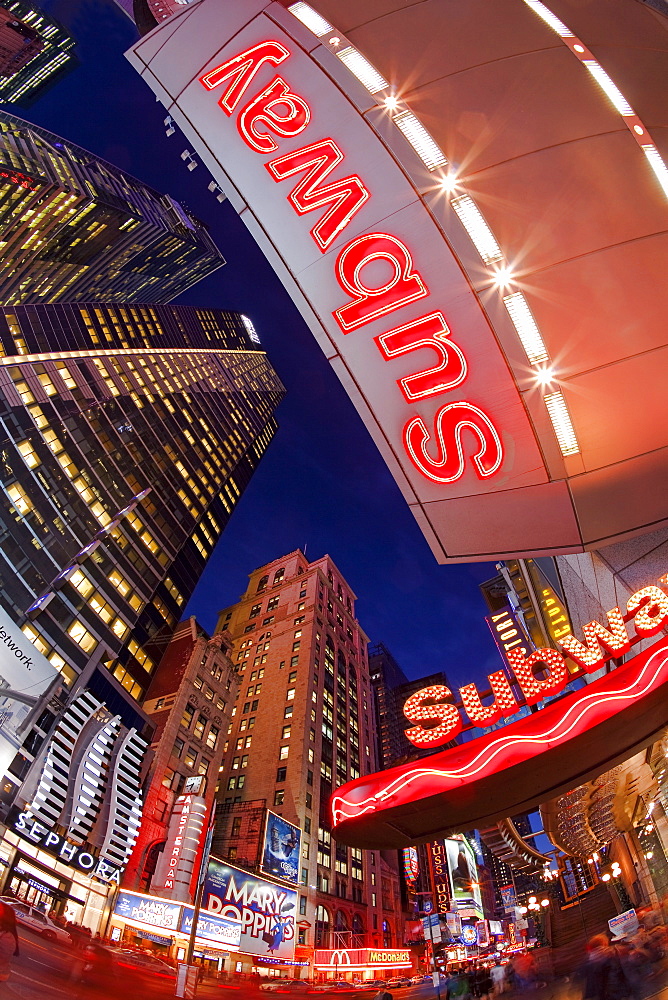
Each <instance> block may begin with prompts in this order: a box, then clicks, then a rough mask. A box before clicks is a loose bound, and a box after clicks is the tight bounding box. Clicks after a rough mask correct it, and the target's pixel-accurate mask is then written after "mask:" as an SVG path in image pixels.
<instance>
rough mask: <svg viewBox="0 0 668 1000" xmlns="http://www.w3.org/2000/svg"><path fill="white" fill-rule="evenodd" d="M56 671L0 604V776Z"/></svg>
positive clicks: (19, 742) (17, 748)
mask: <svg viewBox="0 0 668 1000" xmlns="http://www.w3.org/2000/svg"><path fill="white" fill-rule="evenodd" d="M57 677H58V671H57V670H56V668H55V667H54V666H53V665H52V664H51V663H49V661H48V660H47V658H46V657H45V656H42V654H41V653H40V652H39V650H38V649H36V647H35V646H33V644H32V643H31V642H30V640H29V639H28V637H27V636H26V635H24V634H23V632H22V631H21V629H20V628H19V627H18V625H16V624H15V623H14V622H13V621H12V620H11V618H10V617H9V615H8V614H7V613H6V611H5V610H4V609H3V608H0V776H2V775H3V774H4V773H5V771H6V770H7V768H8V767H9V765H10V764H11V762H12V761H13V760H14V757H15V756H16V754H17V752H18V751H19V750H20V748H21V746H22V745H23V740H24V739H25V723H26V720H27V718H28V716H29V715H30V712H31V711H32V709H33V707H34V706H35V704H36V703H37V699H38V698H39V697H40V695H43V694H44V693H45V692H46V691H47V690H48V688H49V687H50V685H51V684H53V682H54V681H55V680H56V679H57Z"/></svg>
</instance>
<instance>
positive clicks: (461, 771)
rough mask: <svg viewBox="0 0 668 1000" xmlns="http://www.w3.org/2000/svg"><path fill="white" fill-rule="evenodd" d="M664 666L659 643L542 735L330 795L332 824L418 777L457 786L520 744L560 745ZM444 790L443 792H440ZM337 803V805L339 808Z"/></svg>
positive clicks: (647, 684) (637, 692)
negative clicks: (629, 672)
mask: <svg viewBox="0 0 668 1000" xmlns="http://www.w3.org/2000/svg"><path fill="white" fill-rule="evenodd" d="M657 657H663V659H660V660H659V662H658V664H657V665H656V666H655V667H654V669H653V671H652V667H651V665H652V662H653V661H654V660H655V659H656V658H657ZM667 667H668V655H666V647H665V644H663V645H662V646H661V648H660V649H658V650H656V652H654V653H653V654H652V655H651V656H650V658H649V659H648V660H647V662H645V663H644V664H643V665H642V667H641V669H640V671H639V673H638V675H637V676H636V677H634V678H633V680H631V681H630V683H629V684H627V686H626V687H622V688H618V689H617V690H613V691H609V692H608V691H604V692H595V693H592V694H587V695H584V696H583V697H582V698H581V699H580V700H578V701H577V702H576V704H574V705H570V706H569V708H568V709H567V710H566V712H565V713H564V715H563V716H562V717H561V718H560V719H559V720H558V722H556V723H555V724H554V725H553V726H552V728H550V729H547V730H544V731H543V732H540V731H538V732H535V733H527V734H523V735H521V736H517V735H512V736H508V735H501V736H500V737H499V738H497V739H496V740H494V741H493V742H492V743H489V744H488V745H487V746H486V747H484V748H483V749H482V750H481V751H480V752H479V753H478V754H477V755H476V756H475V757H474V758H473V760H472V761H470V762H469V763H467V764H466V765H465V766H464V767H460V768H453V769H452V770H446V769H445V768H427V767H420V768H415V770H412V771H410V772H408V774H406V775H401V776H399V777H397V778H395V779H394V780H393V781H390V782H389V783H388V784H387V785H386V786H385V788H383V789H382V790H381V791H379V792H376V793H375V794H373V795H370V796H368V797H367V798H366V799H362V800H361V801H359V802H354V801H352V802H348V801H347V799H345V798H344V797H343V796H339V795H334V796H333V798H332V814H333V817H334V823H335V825H336V824H338V823H340V822H342V821H343V820H345V819H355V818H358V817H359V816H361V815H363V814H365V813H367V812H369V811H375V809H376V807H377V805H378V803H379V802H381V801H383V800H387V799H389V798H391V797H392V796H394V795H397V794H398V793H399V792H400V791H402V790H403V789H404V788H405V787H406V786H407V785H410V784H412V783H413V782H415V781H418V780H420V779H421V778H429V779H436V780H438V779H439V778H440V779H441V781H442V782H443V783H444V784H446V783H447V782H448V779H451V780H453V779H454V780H456V781H457V782H458V783H461V781H462V779H466V778H472V777H474V776H475V775H477V774H479V773H480V772H481V771H484V770H485V769H487V768H488V767H489V766H490V765H491V764H492V762H493V761H494V759H495V758H496V757H497V756H498V755H499V754H503V753H504V752H507V751H511V750H513V749H514V748H515V749H516V748H517V746H518V745H519V744H521V743H527V744H534V743H538V744H541V745H542V746H546V745H548V748H549V745H550V744H553V743H555V742H559V743H562V742H563V741H564V740H565V739H566V738H567V737H568V736H569V735H570V734H571V733H572V732H573V730H574V729H576V728H577V727H578V726H579V725H580V724H581V723H583V722H584V721H585V718H586V716H587V715H589V714H590V712H592V711H593V710H594V709H595V708H596V707H597V706H598V705H601V704H605V703H606V702H628V703H630V702H634V701H636V700H637V699H639V698H642V697H644V695H646V694H647V693H649V692H650V691H651V690H652V689H653V688H654V687H655V686H656V684H657V682H658V681H659V680H660V678H661V677H662V675H663V674H664V673H665V671H666V668H667ZM648 674H649V675H650V676H649V677H647V675H648ZM643 683H644V686H643V687H641V686H640V685H641V684H643ZM620 710H621V706H619V708H618V709H617V711H620ZM539 715H540V713H538V715H537V716H535V718H536V719H538V716H539ZM445 790H446V789H444V791H445ZM339 803H340V804H341V805H339ZM343 805H346V806H349V807H352V808H353V809H354V810H355V812H352V813H348V812H346V811H345V809H344V808H343Z"/></svg>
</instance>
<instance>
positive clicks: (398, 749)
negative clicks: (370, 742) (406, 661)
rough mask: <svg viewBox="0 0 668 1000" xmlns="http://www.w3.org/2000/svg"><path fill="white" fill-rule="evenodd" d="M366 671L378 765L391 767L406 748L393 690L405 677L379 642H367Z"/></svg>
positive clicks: (405, 681)
mask: <svg viewBox="0 0 668 1000" xmlns="http://www.w3.org/2000/svg"><path fill="white" fill-rule="evenodd" d="M369 674H370V675H371V685H372V687H373V690H374V695H375V698H374V707H375V714H376V744H377V752H378V762H379V765H380V767H382V768H386V767H391V766H392V763H393V761H395V760H398V759H399V758H400V757H402V756H403V755H404V754H405V753H406V752H407V750H406V743H407V742H408V741H407V740H406V738H405V736H404V734H403V726H402V725H401V718H402V717H401V716H400V715H399V714H398V713H397V706H396V704H395V697H394V692H395V689H396V688H398V687H400V686H401V685H402V684H407V683H408V678H407V677H406V675H405V673H404V672H403V670H402V669H401V667H400V666H399V664H398V663H397V661H396V660H395V659H394V657H393V656H392V654H391V653H390V651H389V649H388V648H387V647H386V646H385V645H383V643H382V642H379V643H376V645H374V646H369Z"/></svg>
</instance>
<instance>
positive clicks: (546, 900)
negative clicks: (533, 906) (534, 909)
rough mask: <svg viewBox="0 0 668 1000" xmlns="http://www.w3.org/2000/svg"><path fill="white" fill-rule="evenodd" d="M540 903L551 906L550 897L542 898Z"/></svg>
mask: <svg viewBox="0 0 668 1000" xmlns="http://www.w3.org/2000/svg"><path fill="white" fill-rule="evenodd" d="M540 905H541V906H549V905H550V901H549V899H541V901H540Z"/></svg>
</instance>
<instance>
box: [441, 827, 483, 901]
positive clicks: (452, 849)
mask: <svg viewBox="0 0 668 1000" xmlns="http://www.w3.org/2000/svg"><path fill="white" fill-rule="evenodd" d="M444 843H445V849H446V853H447V858H448V872H449V874H450V885H451V887H452V899H453V901H454V903H455V905H456V906H457V908H458V909H460V910H461V909H463V908H465V907H469V906H473V907H476V908H477V909H479V910H480V913H482V896H481V893H480V886H479V885H478V868H477V865H476V862H475V856H474V854H473V850H472V848H471V846H470V845H469V844H468V842H467V841H466V840H464V838H461V839H460V838H452V839H448V840H446V841H445V842H444Z"/></svg>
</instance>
